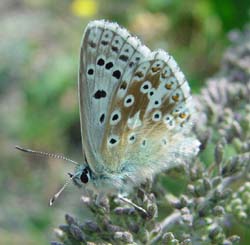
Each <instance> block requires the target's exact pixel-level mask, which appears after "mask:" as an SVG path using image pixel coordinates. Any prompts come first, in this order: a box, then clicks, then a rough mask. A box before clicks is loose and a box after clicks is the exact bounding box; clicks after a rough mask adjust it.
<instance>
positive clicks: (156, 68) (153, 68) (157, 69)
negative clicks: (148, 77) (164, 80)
mask: <svg viewBox="0 0 250 245" xmlns="http://www.w3.org/2000/svg"><path fill="white" fill-rule="evenodd" d="M151 70H152V71H153V72H157V71H159V70H161V67H152V68H151Z"/></svg>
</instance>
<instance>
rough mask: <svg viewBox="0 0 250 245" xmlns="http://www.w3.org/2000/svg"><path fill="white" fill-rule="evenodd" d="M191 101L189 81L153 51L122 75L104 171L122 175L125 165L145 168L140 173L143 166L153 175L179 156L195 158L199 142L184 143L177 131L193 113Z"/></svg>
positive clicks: (104, 144) (108, 130)
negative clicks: (128, 72)
mask: <svg viewBox="0 0 250 245" xmlns="http://www.w3.org/2000/svg"><path fill="white" fill-rule="evenodd" d="M125 74H126V73H125ZM125 74H124V75H125ZM126 78H129V81H127V80H126ZM124 83H125V84H126V86H125V85H124ZM121 87H124V88H125V91H124V92H123V93H122V94H121V92H120V91H121ZM191 99H192V98H191V95H190V88H189V86H188V83H187V81H186V79H185V77H184V75H183V73H182V72H181V71H180V69H179V67H178V66H177V64H176V62H175V61H174V59H173V58H172V57H171V56H169V55H168V54H167V53H166V52H164V51H156V52H152V53H151V54H150V55H148V56H147V57H145V58H144V59H143V60H142V61H141V62H140V63H139V64H138V65H137V67H136V68H135V69H134V70H133V72H132V74H131V73H130V74H129V75H126V77H125V78H123V77H122V79H121V83H120V86H118V87H117V89H116V93H115V94H114V95H113V99H112V104H111V106H110V111H109V114H108V118H109V122H107V125H106V128H105V135H104V138H103V142H102V156H103V158H104V160H105V162H107V164H108V167H109V168H110V169H111V170H113V171H120V170H121V169H122V168H123V167H124V166H125V165H126V166H128V165H131V168H140V166H141V165H143V166H144V172H147V168H148V169H149V170H150V172H157V171H160V170H161V169H166V168H169V167H171V166H173V165H176V164H179V163H178V159H177V157H176V156H177V155H178V154H179V155H181V154H184V155H185V154H186V155H188V154H194V152H195V151H197V145H198V142H197V141H196V140H195V139H192V138H186V139H184V140H183V135H182V137H181V136H180V133H179V132H180V131H181V132H184V129H183V128H184V127H185V123H186V122H187V121H188V120H189V118H190V115H191V113H192V102H191ZM192 143H193V144H192ZM187 145H190V148H188V147H187ZM176 153H178V154H177V155H176ZM175 157H176V159H174V158H175ZM164 161H165V162H164ZM156 164H158V165H159V166H156Z"/></svg>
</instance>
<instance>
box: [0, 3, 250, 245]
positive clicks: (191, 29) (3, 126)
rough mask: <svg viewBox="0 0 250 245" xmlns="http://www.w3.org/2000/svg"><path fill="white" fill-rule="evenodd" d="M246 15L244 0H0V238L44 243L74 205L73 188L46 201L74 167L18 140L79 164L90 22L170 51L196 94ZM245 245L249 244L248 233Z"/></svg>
mask: <svg viewBox="0 0 250 245" xmlns="http://www.w3.org/2000/svg"><path fill="white" fill-rule="evenodd" d="M249 16H250V2H249V0H241V1H237V0H221V1H218V0H210V1H209V0H190V1H180V0H136V1H132V0H127V1H125V0H124V1H121V0H119V1H118V0H106V1H102V0H99V1H98V0H74V1H73V0H71V1H70V0H54V1H50V0H20V1H18V0H8V1H7V0H6V1H4V0H3V1H1V2H0V155H1V163H0V164H1V168H0V187H1V189H0V244H38V245H40V244H48V243H49V242H48V241H49V240H52V239H53V238H54V235H53V229H54V227H56V226H57V225H58V224H60V222H62V221H63V218H64V213H65V212H68V213H73V214H74V212H77V211H76V210H77V204H76V203H80V202H79V198H80V193H79V191H78V190H76V188H75V187H72V188H71V187H69V188H68V190H67V191H66V192H65V193H64V194H63V197H61V198H60V199H59V200H58V202H57V203H56V205H55V207H52V208H49V207H48V200H49V198H50V197H51V196H52V195H53V194H54V192H55V191H56V190H57V189H58V188H59V187H60V185H61V184H62V183H64V181H65V179H66V173H67V171H70V169H71V171H72V169H73V168H72V166H70V165H69V164H67V163H64V162H62V161H60V160H53V159H52V160H51V159H50V160H47V159H40V158H37V157H34V156H27V155H25V154H22V153H21V152H17V151H16V150H15V149H14V146H15V145H16V144H19V145H21V146H24V147H29V148H31V149H37V150H44V151H51V152H63V153H64V155H66V156H68V157H71V158H73V159H75V160H76V161H80V162H81V161H82V155H81V139H80V124H79V113H78V110H79V109H78V98H77V73H78V59H79V49H80V41H81V37H82V33H83V30H84V28H85V26H86V24H87V23H88V22H89V21H90V20H94V19H108V20H110V21H115V22H118V23H119V24H120V25H122V26H125V27H126V28H128V29H129V30H130V32H132V33H133V34H136V35H137V36H139V37H140V38H141V39H142V40H143V42H144V43H145V44H146V45H147V46H149V47H150V48H151V49H157V48H163V49H165V50H167V51H168V52H169V53H170V54H171V55H173V56H174V57H175V59H176V60H177V62H178V63H179V65H180V67H181V68H182V70H183V72H184V73H185V74H186V77H187V79H188V80H189V82H190V84H191V88H192V90H193V92H195V93H197V92H199V90H200V88H201V87H202V86H203V84H204V81H205V79H206V78H207V77H209V76H212V75H213V74H215V73H216V71H217V69H218V67H219V65H220V60H221V57H222V55H223V51H224V50H225V49H226V47H227V46H228V43H229V41H228V38H227V36H228V33H229V31H230V30H233V29H241V28H243V27H244V25H246V23H247V22H248V21H249ZM173 185H174V183H173ZM241 244H248V243H247V241H244V235H243V237H242V241H241Z"/></svg>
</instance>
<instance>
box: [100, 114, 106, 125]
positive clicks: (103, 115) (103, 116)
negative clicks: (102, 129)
mask: <svg viewBox="0 0 250 245" xmlns="http://www.w3.org/2000/svg"><path fill="white" fill-rule="evenodd" d="M104 119H105V114H104V113H103V114H102V115H101V116H100V123H103V121H104Z"/></svg>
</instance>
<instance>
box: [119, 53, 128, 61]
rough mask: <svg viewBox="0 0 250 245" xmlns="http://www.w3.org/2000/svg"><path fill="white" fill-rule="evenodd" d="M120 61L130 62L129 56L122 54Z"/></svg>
mask: <svg viewBox="0 0 250 245" xmlns="http://www.w3.org/2000/svg"><path fill="white" fill-rule="evenodd" d="M119 59H120V60H122V61H124V62H126V61H128V56H127V55H124V54H122V55H120V57H119Z"/></svg>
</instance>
